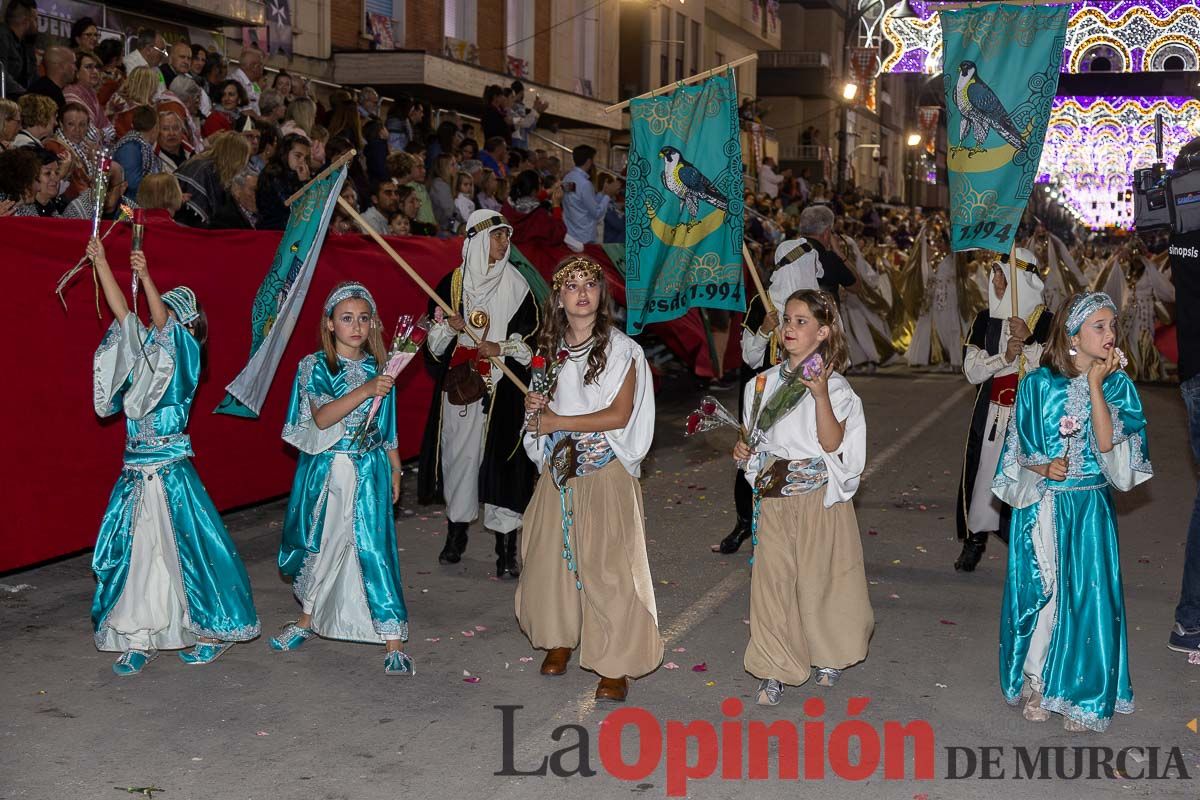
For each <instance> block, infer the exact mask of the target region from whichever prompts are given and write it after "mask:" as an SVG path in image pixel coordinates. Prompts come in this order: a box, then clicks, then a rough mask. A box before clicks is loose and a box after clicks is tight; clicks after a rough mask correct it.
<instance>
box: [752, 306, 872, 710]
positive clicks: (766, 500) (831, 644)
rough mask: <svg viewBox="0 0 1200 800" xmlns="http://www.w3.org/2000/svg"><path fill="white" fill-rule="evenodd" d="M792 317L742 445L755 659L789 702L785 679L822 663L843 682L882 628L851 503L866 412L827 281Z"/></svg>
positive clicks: (764, 678)
mask: <svg viewBox="0 0 1200 800" xmlns="http://www.w3.org/2000/svg"><path fill="white" fill-rule="evenodd" d="M782 322H783V325H782V330H781V339H782V346H783V350H784V352H785V353H786V359H785V361H784V362H783V363H781V364H779V365H778V366H776V367H772V368H771V369H770V370H768V371H767V372H765V373H764V374H763V375H761V376H759V378H757V379H756V385H751V386H747V387H746V391H745V396H744V399H743V402H744V408H745V409H746V411H745V413H744V415H743V417H742V420H743V423H742V424H743V427H744V428H745V429H746V430H748V431H751V432H752V433H751V439H752V440H753V441H754V446H753V447H751V446H750V445H748V444H747V443H745V442H743V441H740V440H739V441H738V443H737V445H736V446H735V447H734V450H733V457H734V459H735V460H736V461H738V462H742V463H745V465H746V466H745V470H746V480H747V481H749V482H750V483H751V484H752V485H753V486H754V504H755V509H754V540H753V541H754V558H753V560H752V563H753V565H754V569H753V573H752V575H751V584H750V643H749V644H748V645H747V646H746V656H745V667H746V671H747V672H749V673H750V674H751V675H754V676H755V677H757V678H759V679H761V680H760V683H759V686H758V695H757V701H758V703H759V704H760V705H776V704H777V703H779V699H780V697H781V695H782V694H783V686H784V684H790V685H795V686H799V685H801V684H803V683H804V682H805V681H807V680H808V678H809V676H810V674H811V671H812V668H813V667H815V668H816V672H817V683H818V684H819V685H821V686H832V685H833V684H834V683H836V682H837V680H838V678H839V677H840V676H841V674H842V670H844V669H845V668H846V667H849V666H851V665H853V664H856V663H858V662H859V661H862V660H863V659H864V658H866V657H867V644H868V642H869V641H870V638H871V631H872V630H873V629H874V627H875V617H874V614H873V612H872V611H871V601H870V599H869V598H868V596H867V576H866V572H865V570H864V567H863V554H862V543H861V542H860V541H859V532H858V519H857V517H856V516H855V514H854V506H853V504H852V503H851V502H850V501H851V498H853V497H854V493H855V492H856V491H857V490H858V485H859V481H860V478H861V476H862V473H863V469H864V468H865V467H866V458H867V423H866V419H865V417H864V416H863V408H862V401H861V400H860V399H859V397H858V395H857V394H855V393H854V390H853V389H852V388H851V387H850V384H849V382H847V381H846V379H845V378H844V377H842V375H841V374H840V373H839V372H838V370H841V369H845V368H846V366H847V364H848V361H849V356H848V351H847V349H846V340H845V334H844V333H843V332H842V328H841V321H840V319H839V317H838V310H837V305H836V304H835V303H834V301H833V298H832V297H831V296H830V295H829V293H828V292H823V291H811V290H808V291H799V292H796V293H795V294H793V295H792V296H791V297H790V298H788V301H787V304H786V305H785V306H784V315H783V320H782ZM814 354H820V356H821V358H820V360H816V359H812V358H811V357H812V356H813V355H814ZM806 371H807V374H805V373H806ZM758 381H762V382H763V384H764V385H763V386H762V391H761V392H760V391H759V387H758V385H757V382H758ZM760 431H761V434H759V433H758V432H760Z"/></svg>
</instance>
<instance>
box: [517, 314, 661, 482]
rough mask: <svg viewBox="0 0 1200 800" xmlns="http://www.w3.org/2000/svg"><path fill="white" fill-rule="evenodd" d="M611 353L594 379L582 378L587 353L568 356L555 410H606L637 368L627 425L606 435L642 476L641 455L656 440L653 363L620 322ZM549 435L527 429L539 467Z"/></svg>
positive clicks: (633, 471) (528, 449)
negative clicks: (540, 434) (620, 325)
mask: <svg viewBox="0 0 1200 800" xmlns="http://www.w3.org/2000/svg"><path fill="white" fill-rule="evenodd" d="M606 353H607V356H608V363H607V364H606V365H605V368H604V372H602V373H601V374H600V375H599V376H598V378H597V379H596V380H595V382H593V383H590V384H585V383H584V380H583V376H584V373H586V372H587V368H588V365H587V355H586V354H583V355H581V356H579V357H577V358H573V359H567V363H566V364H564V365H563V367H562V370H561V371H560V372H559V373H558V384H557V387H556V388H555V390H554V399H553V400H551V401H550V410H551V411H553V412H554V413H555V414H561V415H563V416H568V417H575V416H580V415H582V414H591V413H593V412H595V411H603V410H604V409H606V408H608V407H609V406H611V405H612V404H613V401H614V400H615V399H616V397H617V393H618V392H620V390H621V386H622V384H624V383H625V376H626V375H628V374H629V371H630V370H633V375H634V380H635V386H634V390H633V413H632V414H631V415H630V417H629V422H628V423H627V424H626V425H625V427H624V428H618V429H616V430H611V431H605V432H604V437H605V438H606V439H607V440H608V444H609V446H610V447H611V448H612V449H613V453H614V454H615V455H616V457H617V460H619V461H620V462H621V465H622V466H623V467H625V469H626V471H627V472H629V474H630V475H632V476H633V477H635V478H637V477H640V476H641V474H642V459H644V458H645V457H646V453H648V452H650V443H651V442H652V441H653V440H654V382H653V378H652V377H651V375H650V365H649V364H648V363H646V354H645V353H644V352H643V351H642V346H641V345H639V344H638V343H637V342H635V341H634V340H633V339H630V338H629V337H628V336H626V335H625V334H624V333H622V332H621V331H619V330H617V329H616V328H613V329H611V330H610V331H609V336H608V348H607V350H606ZM546 438H547V437H545V436H535V435H534V434H532V433H526V434H525V452H526V453H528V454H529V457H530V458H531V459H532V460H533V462H534V463H535V464H537V466H538V471H539V472H540V471H541V470H542V466H543V462H544V460H545V459H544V457H543V454H544V453H545V446H546Z"/></svg>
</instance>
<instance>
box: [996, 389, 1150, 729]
mask: <svg viewBox="0 0 1200 800" xmlns="http://www.w3.org/2000/svg"><path fill="white" fill-rule="evenodd" d="M1103 392H1104V398H1105V400H1106V401H1107V403H1108V407H1109V412H1110V414H1111V415H1112V420H1113V445H1114V446H1113V448H1112V450H1110V451H1109V452H1108V453H1101V452H1100V450H1099V448H1098V447H1097V444H1096V438H1095V433H1094V431H1093V430H1092V422H1091V398H1090V394H1089V391H1088V383H1087V376H1086V375H1081V376H1079V377H1078V378H1074V379H1069V378H1066V377H1063V376H1061V375H1058V374H1056V373H1054V372H1051V371H1050V369H1049V368H1047V367H1042V368H1041V369H1038V370H1036V371H1034V372H1031V373H1030V374H1028V375H1026V376H1025V378H1024V379H1023V380H1022V381H1021V385H1020V388H1019V389H1018V391H1017V400H1016V405H1015V406H1014V410H1013V417H1012V421H1011V422H1010V424H1009V428H1008V432H1007V436H1006V439H1005V445H1004V450H1003V452H1002V454H1001V458H1000V466H999V468H998V469H997V472H996V477H995V480H994V482H993V484H992V486H993V491H994V492H995V494H996V495H997V496H998V497H1000V499H1002V500H1004V501H1005V502H1007V503H1009V504H1010V505H1012V506H1013V515H1012V522H1011V526H1010V528H1009V550H1008V577H1007V580H1006V582H1005V586H1004V602H1003V608H1002V613H1001V622H1000V685H1001V688H1002V690H1003V691H1004V696H1005V698H1006V699H1007V700H1008V702H1009V703H1012V704H1016V703H1018V702H1020V699H1021V693H1022V688H1023V686H1024V684H1025V682H1026V680H1029V681H1030V682H1031V684H1032V685H1033V688H1035V689H1036V688H1039V687H1038V684H1039V683H1040V684H1041V686H1040V689H1041V692H1042V695H1043V699H1042V703H1041V705H1042V707H1043V708H1045V709H1047V710H1049V711H1054V712H1057V713H1060V714H1062V715H1064V716H1066V717H1069V718H1071V719H1073V720H1075V721H1078V722H1081V723H1083V724H1084V725H1085V726H1086V727H1088V728H1089V729H1092V730H1097V731H1103V730H1105V729H1106V728H1107V727H1108V724H1109V722H1110V721H1111V720H1112V716H1113V714H1114V712H1115V713H1120V714H1129V713H1132V712H1133V690H1132V687H1131V685H1130V680H1129V658H1128V654H1127V646H1126V632H1125V627H1126V621H1125V601H1124V597H1123V592H1122V588H1121V562H1120V556H1119V553H1118V548H1117V514H1116V510H1115V508H1114V506H1113V498H1112V492H1111V490H1110V488H1109V487H1114V488H1117V489H1119V490H1121V491H1128V490H1129V489H1131V488H1133V486H1135V485H1137V484H1139V483H1141V482H1143V481H1145V480H1148V479H1149V478H1150V477H1151V476H1152V474H1153V470H1152V468H1151V465H1150V456H1149V451H1148V449H1147V444H1146V417H1145V415H1144V413H1143V411H1142V403H1141V398H1139V397H1138V394H1137V390H1136V389H1135V388H1134V385H1133V381H1132V380H1130V378H1129V376H1128V375H1126V374H1125V373H1124V372H1117V373H1114V374H1112V375H1110V376H1109V377H1108V378H1107V379H1106V380H1105V382H1104V385H1103ZM1065 416H1073V417H1075V419H1076V420H1078V422H1079V423H1080V425H1081V426H1082V427H1081V430H1080V431H1079V432H1078V433H1076V434H1074V435H1072V436H1070V437H1068V438H1064V437H1063V436H1062V435H1061V434H1060V432H1059V427H1060V423H1061V421H1062V419H1063V418H1064V417H1065ZM1064 453H1066V455H1067V461H1068V472H1067V478H1066V479H1065V480H1063V481H1051V480H1047V479H1045V478H1043V477H1042V476H1040V475H1038V474H1037V473H1035V472H1033V471H1032V470H1029V469H1025V466H1027V465H1039V464H1048V463H1049V462H1050V461H1052V460H1053V459H1055V458H1057V457H1059V456H1062V455H1063V454H1064ZM1043 614H1049V615H1050V616H1049V619H1041V617H1042V615H1043ZM1039 620H1040V621H1041V623H1042V624H1041V625H1040V626H1039V624H1038V623H1039ZM1031 652H1032V654H1033V655H1032V656H1031Z"/></svg>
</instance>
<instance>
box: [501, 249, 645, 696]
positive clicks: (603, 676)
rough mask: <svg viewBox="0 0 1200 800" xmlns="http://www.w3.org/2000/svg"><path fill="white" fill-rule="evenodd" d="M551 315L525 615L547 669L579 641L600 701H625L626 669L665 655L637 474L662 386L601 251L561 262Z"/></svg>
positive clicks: (536, 402) (534, 438)
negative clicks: (623, 321) (616, 298)
mask: <svg viewBox="0 0 1200 800" xmlns="http://www.w3.org/2000/svg"><path fill="white" fill-rule="evenodd" d="M543 315H544V317H545V319H546V323H545V325H544V327H543V328H542V331H541V333H540V334H539V337H538V352H539V354H540V357H543V358H545V359H546V361H547V362H548V363H552V364H554V365H556V366H555V367H553V368H555V369H557V370H558V371H557V380H556V384H555V386H554V387H553V390H552V391H551V392H550V393H549V395H547V394H542V393H536V392H531V393H530V394H529V395H527V396H526V399H525V409H526V412H527V414H528V416H529V422H528V432H527V433H526V434H525V451H526V452H527V453H528V454H529V458H530V459H532V460H533V462H534V463H536V464H537V465H538V469H539V470H540V471H541V477H540V478H539V479H538V484H537V489H536V491H535V492H534V495H533V499H532V500H531V501H530V503H529V508H528V509H526V511H525V532H526V533H525V537H524V541H523V542H522V545H521V559H522V561H523V563H524V565H525V569H524V571H523V572H522V574H521V582H520V585H519V586H518V587H517V595H516V601H515V605H516V612H517V620H518V621H519V622H520V624H521V630H523V631H524V632H525V635H526V636H528V637H529V641H530V643H532V644H533V646H534V647H536V648H538V649H542V650H547V651H548V652H547V653H546V658H545V660H544V661H543V662H542V667H541V673H542V674H543V675H561V674H562V673H563V672H565V671H566V666H567V661H568V660H569V659H570V657H571V651H572V650H574V649H575V648H577V647H578V648H579V665H580V666H581V667H583V668H584V669H587V670H591V671H592V672H595V673H597V674H598V675H600V683H599V685H598V686H597V687H596V699H597V700H610V701H615V702H622V701H624V700H625V697H626V694H627V693H628V690H629V681H628V678H630V677H632V678H638V677H640V676H642V675H645V674H647V673H649V672H651V671H653V670H654V669H656V668H657V667H658V665H659V664H660V663H661V662H662V656H663V641H662V638H661V637H660V636H659V631H658V611H657V607H656V605H655V600H654V583H653V581H652V580H651V577H650V564H649V561H648V559H647V556H646V533H645V511H644V507H643V503H642V488H641V484H640V483H639V482H638V477H639V476H640V475H641V463H642V459H643V458H645V457H646V453H647V452H648V451H649V450H650V443H651V440H652V439H653V438H654V386H653V382H652V379H651V375H650V367H649V365H648V364H647V362H646V356H645V354H644V353H643V352H642V348H641V346H640V345H638V344H637V343H636V342H634V341H633V340H632V339H630V338H629V337H628V336H626V335H625V334H623V333H622V332H621V331H620V330H619V329H618V328H617V327H616V326H614V325H613V323H612V317H613V309H612V303H611V301H610V299H609V294H608V284H607V282H606V281H605V280H604V277H603V275H602V274H601V269H600V265H599V264H597V263H596V262H595V261H592V260H591V259H589V258H587V257H585V256H572V257H570V258H568V259H567V260H566V261H565V262H563V263H562V264H560V266H559V268H558V269H557V270H556V271H555V273H554V285H553V292H552V294H551V296H550V297H549V298H548V300H547V301H546V306H545V308H544V310H543Z"/></svg>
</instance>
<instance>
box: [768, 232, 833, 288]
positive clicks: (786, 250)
mask: <svg viewBox="0 0 1200 800" xmlns="http://www.w3.org/2000/svg"><path fill="white" fill-rule="evenodd" d="M812 250H813V246H812V245H811V244H809V243H808V239H805V238H803V237H800V238H798V239H787V240H785V241H782V242H780V243H779V245H778V246H777V247H776V248H775V269H779V268H780V267H786V266H787V265H788V264H790V263H792V262H793V261H798V260H799V259H800V258H801V257H802V256H804V255H805V254H806V253H811V252H812ZM823 274H824V270H823V269H822V268H821V265H820V261H818V262H817V277H818V278H819V277H821V276H822V275H823Z"/></svg>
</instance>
